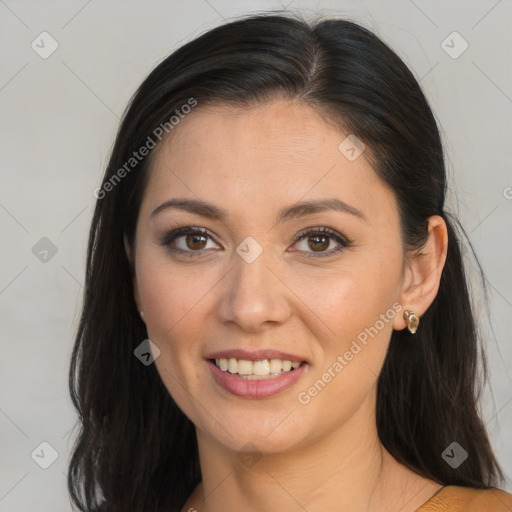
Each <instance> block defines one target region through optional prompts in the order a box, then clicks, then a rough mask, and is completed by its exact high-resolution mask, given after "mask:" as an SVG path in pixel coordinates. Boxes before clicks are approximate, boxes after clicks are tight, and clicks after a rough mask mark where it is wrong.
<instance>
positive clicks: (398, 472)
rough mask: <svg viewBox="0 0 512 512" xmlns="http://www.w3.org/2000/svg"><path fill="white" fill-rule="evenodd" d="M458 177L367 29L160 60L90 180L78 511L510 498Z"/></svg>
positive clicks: (383, 505)
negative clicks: (92, 204)
mask: <svg viewBox="0 0 512 512" xmlns="http://www.w3.org/2000/svg"><path fill="white" fill-rule="evenodd" d="M446 187H447V184H446V175H445V167H444V162H443V149H442V145H441V141H440V137H439V131H438V128H437V126H436V122H435V120H434V117H433V115H432V112H431V110H430V108H429V106H428V103H427V101H426V99H425V97H424V95H423V93H422V92H421V90H420V87H419V85H418V83H417V82H416V80H415V79H414V77H413V75H412V74H411V72H410V71H409V70H408V69H407V67H406V66H405V65H404V63H403V62H402V61H401V60H400V59H399V57H398V56H397V55H396V54H395V53H394V52H393V51H392V50H390V49H389V48H388V47H387V46H386V45H385V44H384V43H383V42H382V41H380V40H379V39H378V38H377V37H376V36H375V35H373V34H372V33H370V32H369V31H367V30H366V29H364V28H362V27H360V26H358V25H357V24H354V23H351V22H348V21H344V20H339V19H337V20H336V19H332V20H325V21H320V22H317V23H316V24H308V23H306V22H305V21H303V20H301V19H298V18H294V17H290V16H281V15H263V16H253V17H248V18H246V19H242V20H238V21H235V22H232V23H229V24H226V25H224V26H221V27H218V28H216V29H214V30H211V31H209V32H207V33H206V34H204V35H202V36H201V37H199V38H197V39H196V40H194V41H192V42H190V43H188V44H186V45H184V46H183V47H181V48H180V49H178V50H177V51H175V52H174V53H173V54H172V55H171V56H170V57H168V58H167V59H166V60H164V61H163V62H162V63H161V64H160V65H158V66H157V68H156V69H155V70H154V71H153V72H152V73H151V74H150V75H149V76H148V78H147V79H146V80H145V81H144V83H143V84H142V85H141V87H140V88H139V90H138V92H137V93H136V95H135V96H134V98H133V100H132V102H131V104H130V106H129V108H128V110H127V112H126V114H125V116H124V119H123V122H122V125H121V127H120V130H119V133H118V136H117V140H116V143H115V145H114V148H113V151H112V155H111V159H110V163H109V165H108V168H107V171H106V174H105V177H104V181H103V184H102V186H101V187H100V188H98V189H97V190H96V196H97V197H98V202H97V206H96V211H95V215H94V218H93V222H92V227H91V234H90V243H89V251H88V261H87V275H86V288H85V298H84V305H83V312H82V317H81V322H80V326H79V331H78V334H77V339H76V344H75V349H74V353H73V360H72V365H71V371H70V386H71V392H72V397H73V401H74V404H75V406H76V408H77V410H78V412H79V415H80V420H81V423H82V431H81V433H80V436H79V438H78V440H77V443H76V446H75V448H74V452H73V456H72V460H71V463H70V473H69V488H70V492H71V495H72V498H73V500H74V502H75V504H76V505H77V506H78V507H79V509H80V510H102V511H128V510H129V511H150V510H151V511H180V510H181V511H189V512H192V511H194V510H195V511H200V512H203V511H205V512H213V511H220V510H229V509H232V508H235V509H236V510H244V511H255V510H258V511H259V510H265V511H272V510H281V511H282V510H286V511H295V510H297V511H299V510H307V511H309V512H313V511H319V510H329V511H337V510H368V511H379V512H383V511H397V510H400V511H402V512H410V511H415V510H419V511H423V512H425V511H434V510H443V511H444V510H450V511H455V510H464V511H468V510H479V511H481V510H485V511H502V510H503V511H505V510H510V509H511V507H512V496H511V495H509V494H507V493H505V492H504V491H500V490H498V489H496V486H497V485H499V484H500V481H501V479H502V477H503V475H502V473H501V470H500V468H499V466H498V463H497V461H496V459H495V457H494V454H493V453H492V450H491V446H490V444H489V440H488V437H487V434H486V431H485V426H484V423H483V421H482V419H481V417H480V416H479V413H478V408H477V393H476V376H477V372H478V365H477V363H478V359H477V355H478V353H479V352H478V350H479V349H478V344H477V335H476V329H475V323H474V318H473V315H472V312H471V305H470V301H469V295H468V290H467V286H466V275H465V273H464V267H463V261H462V258H461V253H460V246H459V241H458V236H457V233H456V231H455V229H454V227H455V224H456V221H455V219H453V217H451V216H450V215H449V214H448V213H447V212H446V211H445V209H444V200H445V191H446ZM149 340H151V341H149Z"/></svg>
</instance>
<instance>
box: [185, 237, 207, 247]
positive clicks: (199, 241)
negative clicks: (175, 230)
mask: <svg viewBox="0 0 512 512" xmlns="http://www.w3.org/2000/svg"><path fill="white" fill-rule="evenodd" d="M206 238H207V237H206V236H204V235H202V234H190V235H186V238H185V243H186V245H187V247H188V248H189V249H194V250H195V249H204V248H205V246H206V243H207V239H206Z"/></svg>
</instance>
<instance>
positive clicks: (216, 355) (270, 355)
mask: <svg viewBox="0 0 512 512" xmlns="http://www.w3.org/2000/svg"><path fill="white" fill-rule="evenodd" d="M206 358H207V359H223V358H225V359H230V358H234V359H246V360H248V361H262V360H263V359H281V360H282V361H292V362H300V363H302V362H306V360H305V359H304V358H303V357H300V356H297V355H294V354H289V353H286V352H281V351H279V350H270V349H269V350H267V349H260V350H254V351H250V352H249V351H248V350H242V349H232V350H220V351H219V352H213V353H212V354H210V355H209V356H207V357H206Z"/></svg>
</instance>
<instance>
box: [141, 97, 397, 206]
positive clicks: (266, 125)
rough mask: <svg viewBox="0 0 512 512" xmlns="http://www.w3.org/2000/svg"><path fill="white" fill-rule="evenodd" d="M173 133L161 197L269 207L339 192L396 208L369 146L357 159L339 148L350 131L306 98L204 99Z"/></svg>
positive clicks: (160, 158) (156, 173)
mask: <svg viewBox="0 0 512 512" xmlns="http://www.w3.org/2000/svg"><path fill="white" fill-rule="evenodd" d="M171 134H172V137H170V138H169V139H167V140H164V142H163V143H162V144H161V145H160V147H159V148H158V150H157V152H156V154H155V158H154V160H153V165H152V170H151V177H150V180H149V184H148V189H147V191H146V195H149V196H150V199H151V200H152V202H153V203H156V202H158V201H161V202H163V201H166V200H168V199H170V198H171V197H178V196H179V197H182V196H186V197H195V198H202V199H206V198H209V199H210V200H213V199H217V200H218V201H219V202H220V203H222V204H223V205H225V206H226V207H227V209H230V208H233V209H235V210H236V209H237V208H245V209H247V208H257V209H258V210H259V211H265V210H269V209H272V208H273V206H274V205H276V208H277V205H278V204H279V206H281V205H283V204H287V205H288V204H293V203H295V202H297V201H299V200H301V199H310V200H313V199H322V198H325V197H327V196H329V197H333V196H334V197H336V196H337V197H339V198H340V199H342V200H344V201H346V202H350V203H352V204H353V205H354V207H356V208H358V209H363V210H367V211H369V210H374V209H375V208H377V205H379V208H378V209H379V210H380V212H381V213H382V209H386V207H387V208H391V209H393V208H396V206H395V204H394V198H393V196H392V194H391V193H390V191H389V190H388V188H387V187H386V186H385V185H384V184H383V183H382V181H381V180H380V179H379V178H378V176H377V175H376V173H375V171H374V170H373V168H372V167H371V165H370V164H369V163H368V162H367V160H366V159H365V158H364V152H363V154H361V155H360V156H359V157H358V158H356V159H355V160H349V159H348V158H347V156H346V155H345V153H343V152H342V151H340V148H339V146H340V143H342V142H343V141H344V140H345V139H346V137H347V134H346V133H343V132H342V131H341V129H336V128H335V127H334V126H333V125H332V124H331V123H328V122H327V121H326V120H325V118H324V117H323V115H322V112H320V111H317V110H314V109H313V108H312V107H310V106H308V105H306V104H304V103H300V102H297V101H285V100H276V101H273V102H270V103H267V104H262V105H258V106H255V107H253V108H243V107H238V106H231V105H215V106H208V107H205V108H201V105H199V106H198V107H196V109H195V110H194V111H193V112H192V113H191V114H189V115H188V116H187V117H185V118H184V119H182V120H181V121H180V123H179V125H178V126H177V127H176V129H175V131H174V132H171Z"/></svg>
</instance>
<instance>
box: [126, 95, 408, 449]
mask: <svg viewBox="0 0 512 512" xmlns="http://www.w3.org/2000/svg"><path fill="white" fill-rule="evenodd" d="M345 138H346V134H343V133H341V132H340V131H338V130H336V129H334V128H333V126H332V125H329V124H326V122H325V121H324V120H323V119H322V116H321V115H320V114H319V113H318V112H316V111H314V110H313V109H311V108H310V107H308V106H306V105H304V104H301V103H299V102H290V101H284V100H283V101H277V100H276V101H274V102H272V103H268V104H265V105H260V106H258V107H255V108H252V109H242V108H235V107H232V106H214V107H208V108H203V109H202V110H200V108H199V107H198V108H197V109H196V110H195V111H194V112H193V113H192V114H190V115H189V116H188V117H187V118H185V119H184V120H182V121H181V123H180V125H179V126H178V127H177V129H176V131H175V132H173V134H172V138H171V139H169V140H168V141H166V142H165V143H164V144H163V145H162V146H160V148H159V149H158V152H157V153H155V155H154V156H155V158H154V161H153V167H152V170H151V174H150V179H149V182H148V186H147V189H146V191H145V195H144V198H143V201H142V205H141V209H140V214H139V219H138V224H137V231H136V244H135V247H136V248H135V278H134V284H135V294H136V300H137V302H138V304H139V307H140V309H142V310H143V311H144V319H145V322H146V324H147V328H148V335H149V338H150V339H151V340H152V341H153V343H155V345H157V346H158V348H159V349H160V355H159V357H158V358H157V359H156V361H155V364H156V366H157V369H158V372H159V374H160V376H161V378H162V380H163V382H164V384H165V386H166V387H167V389H168V390H169V393H170V394H171V395H172V397H173V398H174V400H175V401H176V403H177V404H178V405H179V407H180V408H181V409H182V410H183V412H184V413H185V414H186V415H187V416H188V417H189V418H190V419H191V420H192V422H193V423H194V424H195V425H196V427H197V429H198V432H201V433H203V434H204V435H205V436H207V437H208V438H209V439H211V440H212V441H214V442H216V443H217V444H218V445H219V446H224V447H227V448H230V449H233V450H239V449H241V448H242V447H244V446H245V445H247V444H248V443H251V444H253V445H255V446H256V447H257V448H258V449H259V450H260V451H262V452H264V453H272V452H278V451H279V452H282V451H286V450H293V449H298V448H301V447H304V446H307V445H308V444H311V443H314V442H315V441H317V440H319V439H320V438H322V437H325V436H328V435H331V434H333V433H335V432H337V431H340V430H341V429H343V428H344V426H346V425H348V424H350V422H351V421H353V420H354V418H355V417H356V416H358V415H361V414H366V415H367V418H368V419H370V420H371V418H372V417H374V407H375V389H376V388H375V387H376V381H377V376H378V373H379V371H380V368H381V366H382V364H383V360H384V357H385V354H386V350H387V347H388V343H389V339H390V336H391V332H392V329H393V324H394V323H395V322H396V317H399V316H401V315H402V312H400V308H401V306H400V304H399V303H398V301H399V298H400V290H401V286H402V277H403V273H402V270H403V262H404V254H403V246H402V242H401V235H400V227H399V215H398V209H397V204H396V201H395V198H394V196H393V194H392V192H391V191H390V190H389V189H388V188H387V187H386V186H385V185H384V184H383V183H382V182H381V181H380V180H379V178H378V177H377V175H376V174H375V172H374V171H373V169H372V167H371V166H370V165H369V164H368V162H367V161H366V160H365V153H364V152H363V153H362V154H361V155H360V156H359V157H358V158H356V159H355V160H354V159H353V158H351V159H349V158H347V157H346V156H345V155H349V156H351V157H352V156H353V155H352V154H351V152H350V151H349V152H348V153H347V152H345V153H343V152H342V151H340V149H339V145H340V143H342V142H343V141H344V139H345ZM343 147H345V146H342V148H343ZM194 201H195V203H194ZM198 201H200V202H202V203H203V204H200V203H198ZM171 202H173V203H174V204H171ZM204 203H207V207H205V205H204ZM306 203H307V204H306ZM308 204H309V206H308ZM315 205H316V206H315ZM290 366H291V367H292V369H290ZM293 368H295V369H293Z"/></svg>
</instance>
